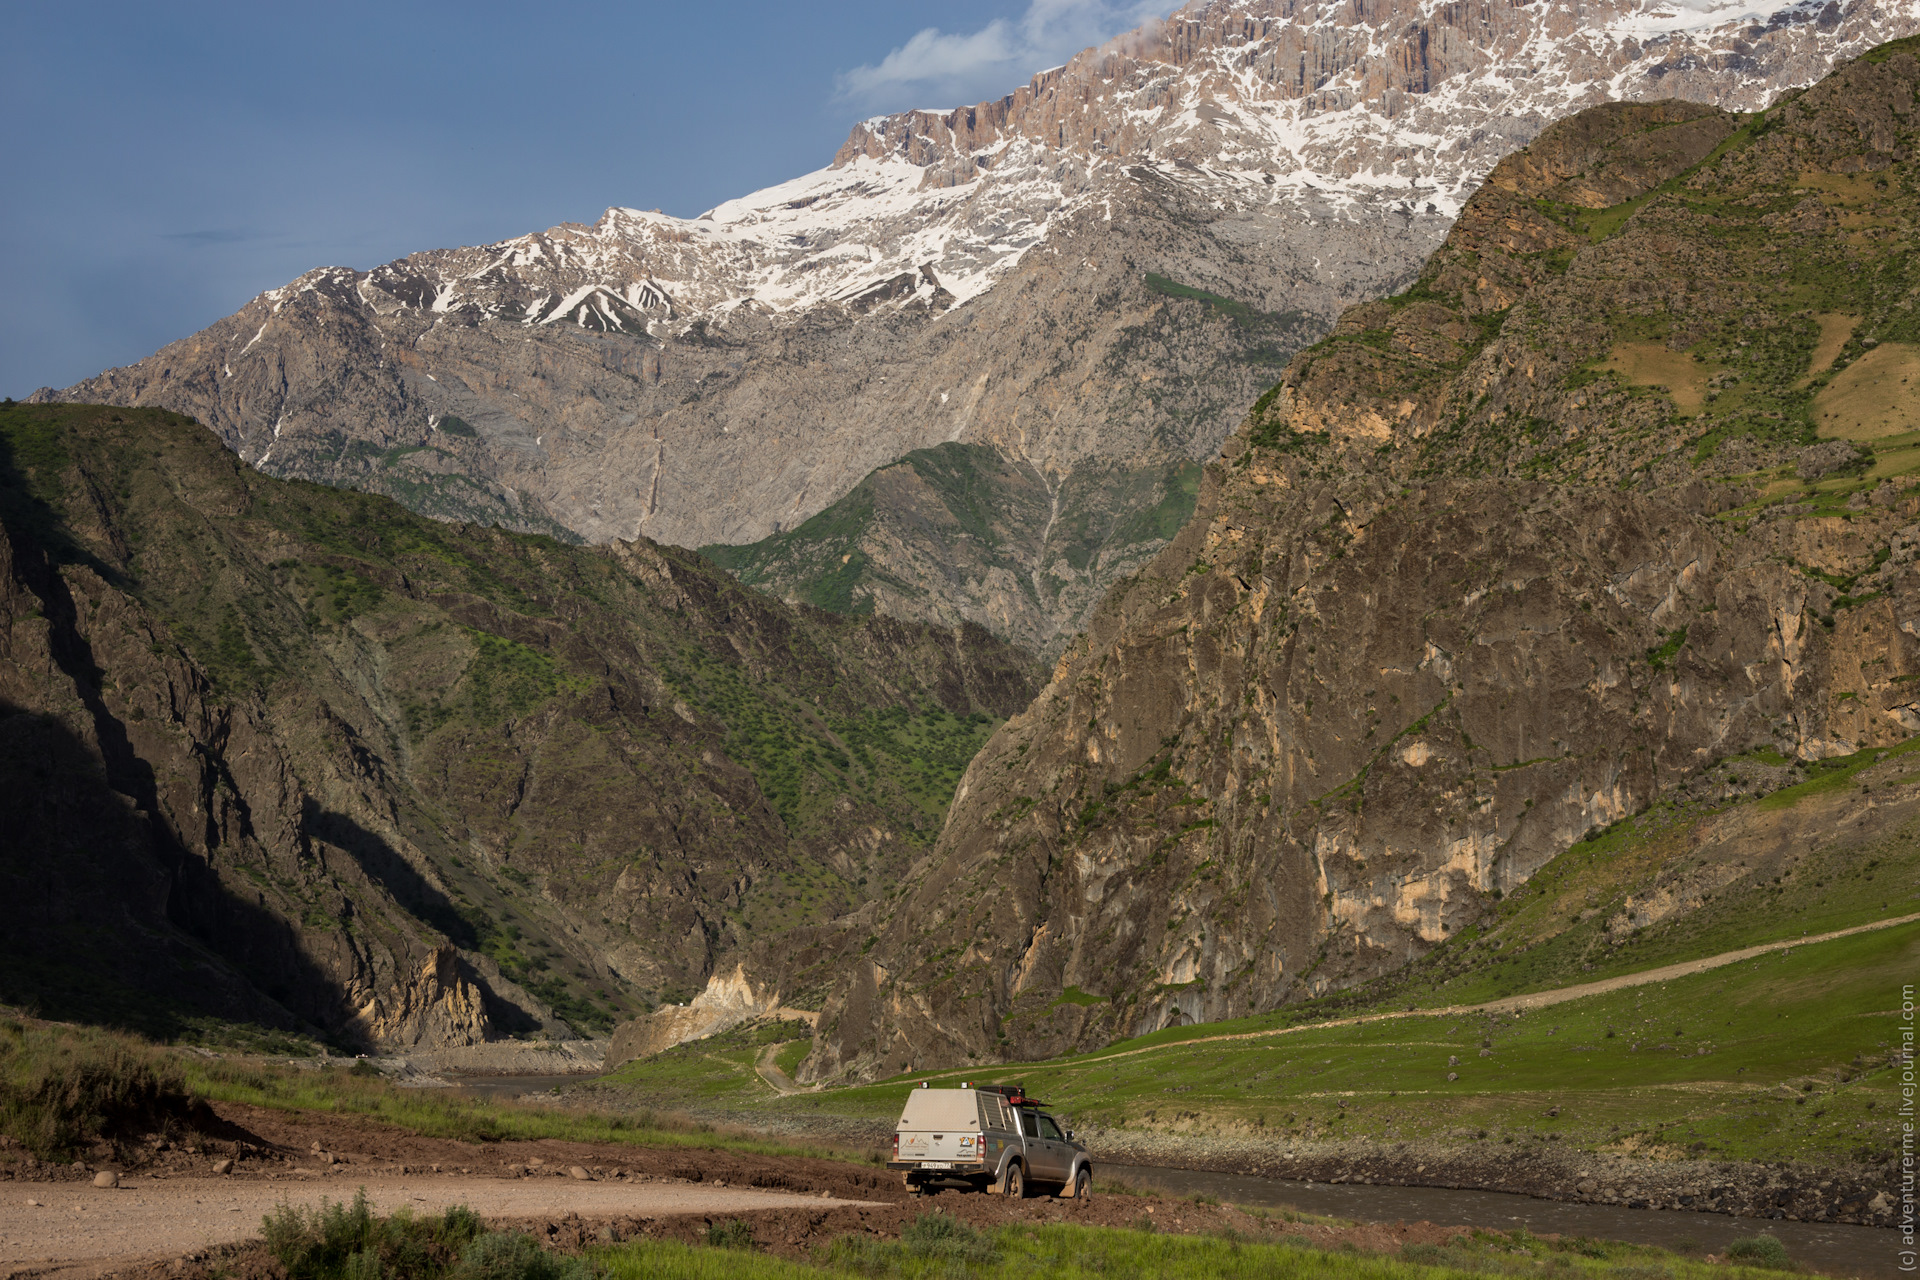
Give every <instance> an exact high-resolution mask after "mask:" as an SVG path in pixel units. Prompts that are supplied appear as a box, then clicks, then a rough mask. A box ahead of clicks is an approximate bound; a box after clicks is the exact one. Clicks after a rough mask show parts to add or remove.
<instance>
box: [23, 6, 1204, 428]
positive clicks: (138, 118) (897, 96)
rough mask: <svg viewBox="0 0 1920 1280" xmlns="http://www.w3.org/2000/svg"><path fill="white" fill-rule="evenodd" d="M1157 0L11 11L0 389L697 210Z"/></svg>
mask: <svg viewBox="0 0 1920 1280" xmlns="http://www.w3.org/2000/svg"><path fill="white" fill-rule="evenodd" d="M1171 7H1172V4H1171V0H1167V3H1166V8H1167V9H1168V10H1170V9H1171ZM1160 9H1161V6H1160V5H1159V4H1142V3H1140V0H986V2H985V3H981V4H976V5H969V6H955V5H951V4H946V5H934V4H901V3H891V4H889V3H878V2H875V0H830V2H829V3H824V4H822V3H816V4H813V5H807V6H802V5H795V4H784V5H781V4H770V3H762V2H761V0H742V2H740V3H734V4H731V5H726V6H719V5H702V4H674V5H665V4H654V3H607V2H604V0H579V2H576V3H571V4H567V5H508V4H494V3H484V2H470V3H466V4H426V3H422V4H409V3H405V2H404V0H392V2H390V3H385V4H369V3H361V2H360V0H334V2H331V3H327V4H299V5H296V4H271V3H270V4H257V3H256V4H219V3H172V2H169V0H161V2H160V3H152V2H151V0H149V3H144V4H126V3H102V4H88V3H85V2H84V0H68V2H66V3H43V2H41V0H13V2H12V3H10V4H8V5H7V6H6V8H5V9H4V11H0V43H3V44H4V47H5V48H6V49H7V51H8V52H7V56H6V58H5V70H4V74H0V164H4V173H5V174H6V179H5V182H4V185H0V245H4V246H5V249H4V253H3V254H0V304H3V305H0V394H6V395H13V396H22V395H25V394H26V393H27V392H29V391H31V390H32V389H33V388H35V387H37V386H41V385H50V386H55V387H60V386H66V385H68V384H70V383H72V382H75V381H77V380H79V379H80V378H83V377H86V376H88V375H90V374H93V373H97V372H99V371H100V370H101V369H103V368H107V367H109V366H112V365H119V364H127V363H130V362H132V361H134V360H138V359H140V358H141V357H143V356H146V355H148V354H150V353H151V352H153V351H154V350H156V349H157V348H159V347H161V346H163V345H164V344H166V343H167V342H170V341H172V340H174V339H176V338H181V337H185V336H187V335H188V334H190V333H193V332H194V331H195V330H198V329H200V328H202V327H204V326H205V325H207V324H209V323H211V322H212V321H214V320H216V319H218V318H219V317H221V316H223V315H226V314H228V313H230V312H232V311H234V310H237V309H238V308H239V307H240V306H241V305H242V304H243V303H244V302H245V301H246V300H247V299H248V298H250V297H252V296H253V295H254V294H256V293H258V292H260V291H261V290H262V289H268V288H272V287H273V286H275V285H279V284H284V283H285V282H286V281H288V280H290V279H292V278H293V277H294V276H297V275H299V274H300V273H301V272H303V271H306V270H309V269H311V268H313V267H318V266H328V265H342V266H350V267H357V268H366V267H370V266H373V265H375V264H377V263H380V262H385V261H388V260H390V259H392V258H396V257H399V256H401V255H402V254H405V253H408V252H412V251H414V250H417V249H428V248H437V247H442V246H446V245H454V244H474V243H484V242H486V241H490V240H497V239H500V238H502V237H505V236H510V235H516V234H519V233H521V232H524V231H531V230H536V229H538V228H542V227H547V226H551V225H553V224H554V223H557V222H566V221H578V222H591V221H593V220H594V219H595V218H597V217H599V216H600V214H601V212H602V211H603V210H604V209H605V208H606V207H607V206H609V205H616V204H618V205H631V206H635V207H638V208H643V209H653V208H659V209H664V210H666V211H667V212H669V213H675V214H681V215H692V214H696V213H699V212H700V211H702V210H703V209H706V208H709V207H711V206H712V205H714V204H717V203H719V202H720V201H722V200H725V199H728V198H730V197H732V196H737V195H742V194H745V193H746V192H748V191H751V190H754V189H756V188H758V187H763V186H766V185H768V184H770V183H774V182H778V181H781V180H783V179H786V178H790V177H793V176H795V175H797V174H800V173H804V172H806V171H808V170H810V169H815V168H818V167H820V166H821V165H824V164H826V163H827V162H828V161H829V160H830V159H831V158H832V156H833V152H834V150H835V149H836V148H837V147H838V146H839V145H840V143H841V142H842V141H843V140H844V139H845V137H846V134H847V130H848V128H849V127H850V126H851V125H852V124H853V122H854V121H856V120H858V119H860V118H861V117H863V116H866V115H870V114H874V113H876V112H879V111H892V110H899V109H902V108H905V107H916V106H951V105H957V104H959V103H962V102H977V101H980V100H983V99H985V98H989V97H995V96H998V95H999V94H1001V93H1005V92H1007V91H1009V90H1011V89H1012V88H1014V87H1015V86H1016V85H1018V84H1019V83H1021V82H1023V81H1024V80H1025V79H1026V77H1028V76H1029V75H1031V74H1032V73H1033V72H1035V71H1038V70H1040V69H1042V68H1044V67H1048V66H1054V65H1057V64H1058V63H1060V62H1063V61H1065V60H1066V58H1067V57H1069V56H1071V54H1072V53H1074V52H1076V51H1077V50H1079V49H1081V48H1084V47H1086V46H1087V45H1089V44H1094V43H1098V42H1099V41H1101V40H1104V39H1106V38H1108V37H1110V36H1113V35H1116V34H1118V33H1119V32H1121V31H1124V30H1128V29H1130V28H1132V27H1133V26H1136V25H1138V24H1139V22H1140V21H1141V20H1143V19H1144V18H1146V17H1148V16H1149V15H1151V14H1152V13H1155V12H1157V11H1160Z"/></svg>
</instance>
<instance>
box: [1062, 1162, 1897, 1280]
mask: <svg viewBox="0 0 1920 1280" xmlns="http://www.w3.org/2000/svg"><path fill="white" fill-rule="evenodd" d="M1099 1169H1100V1176H1101V1177H1103V1178H1115V1179H1118V1180H1119V1181H1121V1182H1126V1183H1129V1184H1131V1185H1134V1186H1138V1187H1152V1188H1156V1189H1158V1190H1161V1191H1164V1192H1167V1193H1169V1194H1172V1195H1180V1196H1193V1195H1207V1196H1213V1197H1215V1198H1216V1199H1219V1200H1223V1201H1226V1202H1228V1203H1230V1204H1237V1205H1243V1206H1252V1207H1259V1208H1279V1207H1281V1206H1286V1207H1290V1208H1294V1209H1298V1210H1301V1211H1302V1212H1306V1213H1318V1214H1325V1215H1327V1216H1329V1217H1339V1218H1356V1219H1360V1220H1362V1221H1370V1222H1420V1221H1423V1220H1424V1221H1427V1222H1433V1223H1438V1224H1441V1225H1443V1226H1453V1225H1456V1224H1458V1225H1460V1226H1466V1227H1481V1228H1488V1229H1494V1230H1499V1231H1512V1230H1514V1229H1515V1228H1517V1227H1525V1228H1526V1229H1527V1230H1528V1231H1530V1232H1532V1233H1533V1234H1535V1235H1548V1234H1552V1235H1563V1236H1593V1237H1596V1238H1598V1239H1602V1240H1624V1241H1627V1242H1629V1243H1632V1244H1651V1245H1660V1246H1662V1247H1664V1248H1668V1249H1674V1248H1681V1247H1683V1246H1684V1247H1687V1248H1692V1247H1695V1246H1697V1247H1699V1248H1700V1249H1702V1250H1704V1251H1706V1252H1708V1253H1719V1252H1721V1251H1723V1250H1724V1249H1725V1248H1726V1247H1727V1245H1728V1244H1729V1243H1731V1242H1732V1241H1735V1240H1738V1239H1741V1238H1742V1237H1744V1236H1754V1235H1761V1234H1765V1235H1770V1236H1773V1237H1775V1238H1776V1239H1778V1240H1779V1241H1780V1243H1781V1244H1783V1245H1785V1246H1786V1249H1787V1253H1788V1254H1789V1255H1791V1256H1792V1258H1793V1259H1794V1261H1796V1262H1799V1263H1801V1264H1803V1265H1805V1266H1807V1267H1810V1268H1812V1269H1813V1270H1815V1271H1823V1272H1826V1273H1828V1274H1831V1275H1846V1276H1867V1277H1874V1280H1879V1278H1881V1277H1887V1278H1888V1280H1894V1278H1896V1277H1905V1276H1907V1275H1910V1274H1911V1273H1909V1272H1902V1271H1900V1270H1899V1267H1898V1263H1897V1259H1896V1256H1895V1255H1896V1252H1897V1249H1898V1245H1899V1238H1900V1236H1899V1233H1898V1232H1896V1231H1893V1230H1891V1229H1887V1228H1881V1227H1855V1226H1846V1225H1841V1224H1836V1223H1822V1222H1772V1221H1767V1220H1764V1219H1758V1218H1735V1217H1730V1216H1728V1215H1726V1214H1722V1213H1687V1212H1684V1211H1679V1210H1671V1209H1626V1208H1622V1207H1620V1206H1618V1205H1607V1204H1567V1203H1563V1202H1562V1201H1558V1200H1538V1199H1535V1198H1534V1197H1532V1196H1521V1195H1510V1194H1508V1193H1506V1192H1503V1191H1453V1190H1449V1189H1447V1188H1445V1187H1376V1186H1361V1185H1356V1184H1354V1183H1348V1182H1343V1183H1338V1184H1335V1183H1328V1182H1282V1181H1280V1180H1278V1179H1275V1178H1256V1177H1251V1176H1249V1175H1246V1174H1237V1173H1204V1172H1198V1171H1195V1170H1192V1169H1162V1168H1156V1167H1153V1166H1147V1165H1118V1164H1103V1165H1100V1166H1099Z"/></svg>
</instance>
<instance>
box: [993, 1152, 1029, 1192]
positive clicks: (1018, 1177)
mask: <svg viewBox="0 0 1920 1280" xmlns="http://www.w3.org/2000/svg"><path fill="white" fill-rule="evenodd" d="M1000 1194H1001V1195H1003V1196H1005V1197H1006V1198H1007V1199H1009V1200H1025V1199H1026V1198H1027V1174H1026V1170H1024V1169H1022V1168H1021V1167H1020V1162H1019V1161H1018V1160H1015V1161H1014V1162H1013V1163H1012V1164H1010V1165H1008V1166H1007V1181H1006V1183H1005V1184H1004V1185H1003V1186H1002V1187H1001V1188H1000Z"/></svg>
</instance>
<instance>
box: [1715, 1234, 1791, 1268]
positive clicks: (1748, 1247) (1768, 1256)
mask: <svg viewBox="0 0 1920 1280" xmlns="http://www.w3.org/2000/svg"><path fill="white" fill-rule="evenodd" d="M1727 1260H1728V1261H1729V1262H1745V1263H1748V1264H1750V1265H1752V1266H1756V1267H1774V1268H1777V1269H1779V1270H1785V1269H1787V1268H1789V1267H1791V1266H1792V1265H1793V1261H1792V1259H1790V1258H1788V1257H1787V1246H1785V1245H1783V1244H1781V1243H1780V1242H1779V1241H1778V1240H1776V1239H1774V1237H1772V1236H1747V1237H1746V1238H1744V1239H1741V1240H1735V1241H1734V1242H1733V1243H1732V1244H1730V1245H1728V1246H1727Z"/></svg>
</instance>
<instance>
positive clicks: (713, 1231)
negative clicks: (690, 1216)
mask: <svg viewBox="0 0 1920 1280" xmlns="http://www.w3.org/2000/svg"><path fill="white" fill-rule="evenodd" d="M707 1243H708V1244H709V1245H711V1246H712V1247H714V1248H716V1249H752V1248H755V1247H756V1246H755V1243H754V1239H753V1226H752V1224H751V1223H747V1222H742V1221H741V1220H740V1219H739V1218H728V1219H727V1220H726V1221H725V1222H709V1223H708V1224H707Z"/></svg>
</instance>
